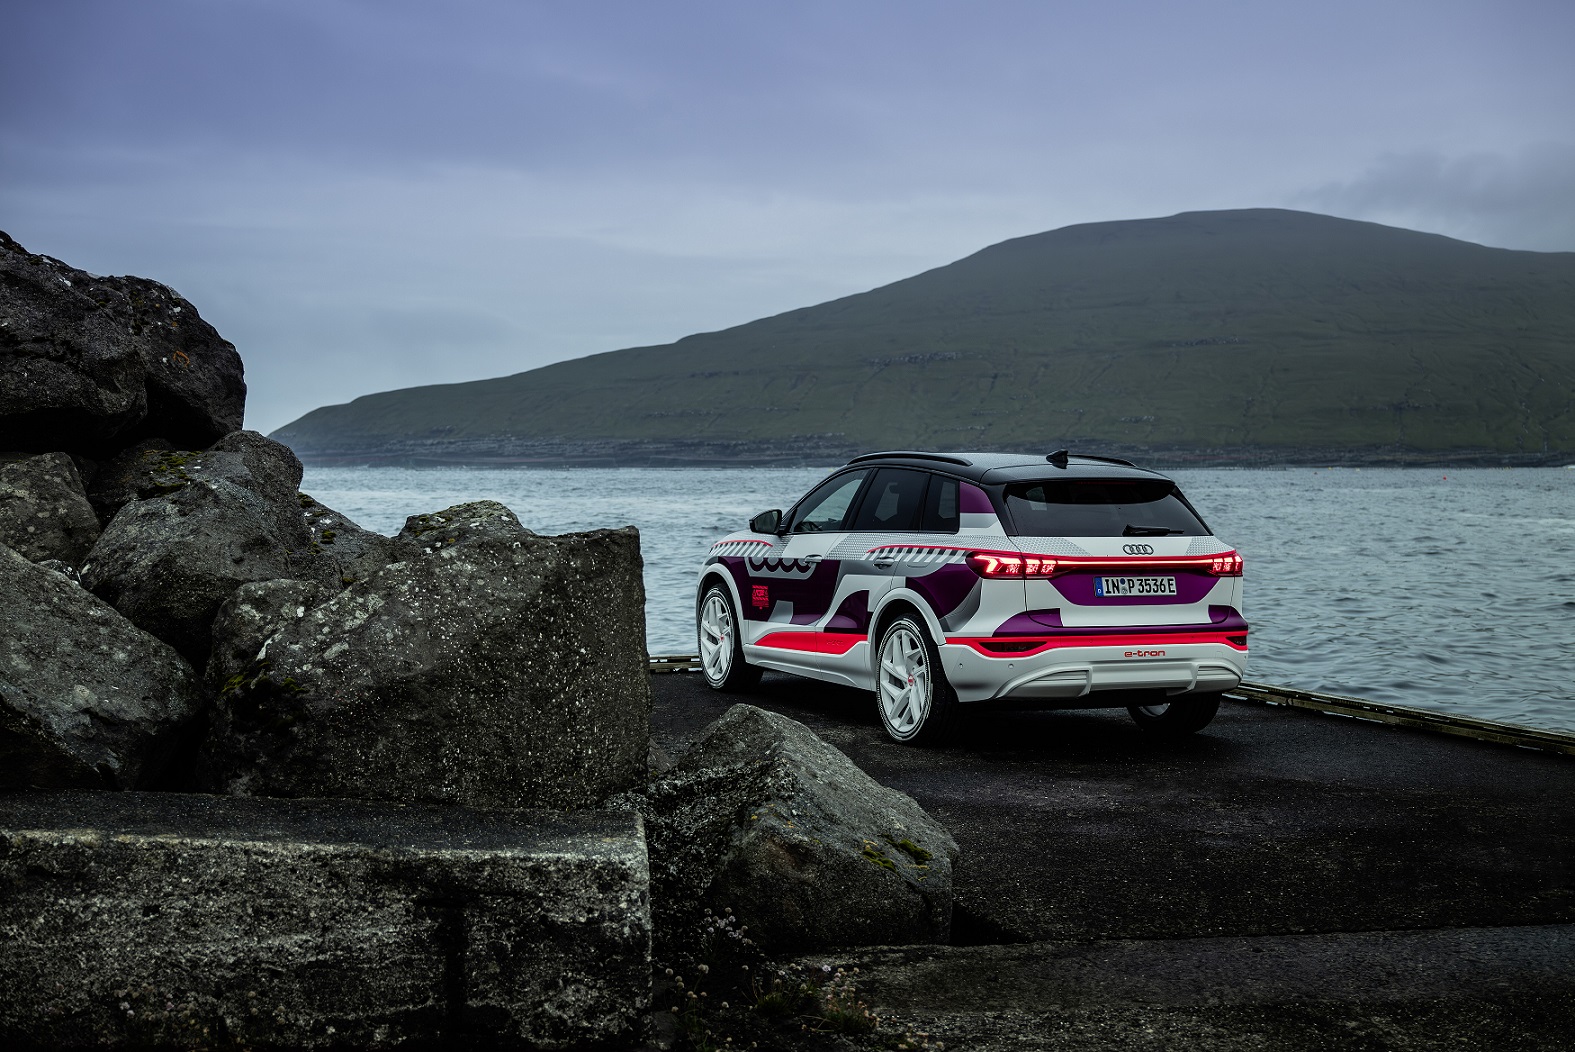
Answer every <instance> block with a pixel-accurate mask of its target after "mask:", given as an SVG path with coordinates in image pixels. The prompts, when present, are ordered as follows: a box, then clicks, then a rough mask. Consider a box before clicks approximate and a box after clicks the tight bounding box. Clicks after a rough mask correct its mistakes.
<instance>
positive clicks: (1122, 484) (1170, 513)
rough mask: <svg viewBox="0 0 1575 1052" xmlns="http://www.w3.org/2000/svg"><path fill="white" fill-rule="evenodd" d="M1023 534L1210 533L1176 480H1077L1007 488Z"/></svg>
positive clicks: (1009, 503)
mask: <svg viewBox="0 0 1575 1052" xmlns="http://www.w3.org/2000/svg"><path fill="white" fill-rule="evenodd" d="M1006 510H1007V513H1008V514H1009V515H1010V516H1011V519H1012V527H1013V530H1012V532H1013V533H1014V534H1016V535H1017V536H1019V537H1167V536H1168V537H1207V536H1208V534H1209V528H1208V527H1207V526H1205V525H1203V520H1202V519H1200V518H1198V516H1197V513H1196V512H1194V511H1193V510H1192V508H1191V506H1190V505H1188V504H1187V502H1186V500H1185V498H1183V497H1182V495H1181V491H1180V490H1178V489H1177V488H1176V484H1175V483H1174V482H1168V481H1166V480H1164V479H1077V480H1057V481H1054V482H1020V483H1017V484H1016V485H1013V486H1008V487H1006Z"/></svg>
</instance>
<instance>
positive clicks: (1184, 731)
mask: <svg viewBox="0 0 1575 1052" xmlns="http://www.w3.org/2000/svg"><path fill="white" fill-rule="evenodd" d="M1219 710H1220V695H1218V694H1194V695H1190V696H1185V697H1179V698H1170V699H1168V700H1167V699H1165V698H1163V697H1161V698H1156V699H1155V702H1154V704H1152V705H1129V706H1127V712H1128V713H1129V714H1130V715H1131V717H1132V720H1133V722H1134V723H1136V724H1137V725H1138V726H1139V727H1141V728H1143V729H1144V730H1145V731H1147V732H1148V733H1150V734H1155V735H1158V736H1160V737H1163V738H1181V737H1184V736H1186V735H1188V734H1196V733H1197V732H1198V731H1201V730H1202V729H1203V728H1205V727H1207V726H1208V725H1209V723H1210V721H1212V720H1213V719H1214V714H1215V713H1216V712H1218V711H1219Z"/></svg>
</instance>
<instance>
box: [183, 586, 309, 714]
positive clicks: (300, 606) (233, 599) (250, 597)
mask: <svg viewBox="0 0 1575 1052" xmlns="http://www.w3.org/2000/svg"><path fill="white" fill-rule="evenodd" d="M334 593H335V589H333V588H330V587H329V586H327V585H322V584H318V583H316V582H313V581H290V580H283V581H250V582H248V583H246V584H243V585H241V586H240V587H239V588H237V589H236V590H235V594H234V595H232V596H230V598H229V599H227V600H225V602H224V605H223V606H221V607H219V614H218V616H217V617H216V618H214V621H213V649H212V651H211V652H210V656H209V658H208V671H207V681H208V685H209V687H210V688H211V689H212V690H214V691H215V692H218V691H221V690H223V689H224V688H225V686H226V685H228V686H230V687H231V688H232V689H233V688H234V687H237V686H239V685H240V679H241V677H242V674H243V673H245V672H246V670H247V669H248V668H250V667H251V665H252V663H253V662H255V661H258V660H259V658H258V653H259V652H260V651H261V650H262V648H263V646H264V645H265V644H266V643H267V642H268V640H269V639H270V638H271V637H272V636H273V635H274V634H275V633H276V632H278V631H279V630H280V629H281V628H283V627H284V626H286V625H288V624H290V623H291V622H294V621H299V620H300V619H301V618H303V617H305V616H306V615H307V613H308V612H309V611H310V610H312V609H313V608H315V607H316V606H318V605H319V604H321V603H323V602H324V601H326V600H327V599H329V598H331V597H332V596H333V595H334Z"/></svg>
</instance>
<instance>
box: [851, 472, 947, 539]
mask: <svg viewBox="0 0 1575 1052" xmlns="http://www.w3.org/2000/svg"><path fill="white" fill-rule="evenodd" d="M929 480H930V474H929V472H927V471H915V470H913V469H912V468H881V469H880V470H879V471H877V472H875V478H874V479H873V480H872V481H871V482H870V488H869V492H868V493H867V494H865V497H864V502H863V503H862V504H860V505H859V515H858V518H857V519H855V520H854V522H853V529H854V530H867V531H879V532H882V533H906V532H909V531H911V530H913V529H916V528H917V527H918V523H919V509H920V507H921V506H922V505H923V503H924V488H925V486H926V484H927V483H928V482H929Z"/></svg>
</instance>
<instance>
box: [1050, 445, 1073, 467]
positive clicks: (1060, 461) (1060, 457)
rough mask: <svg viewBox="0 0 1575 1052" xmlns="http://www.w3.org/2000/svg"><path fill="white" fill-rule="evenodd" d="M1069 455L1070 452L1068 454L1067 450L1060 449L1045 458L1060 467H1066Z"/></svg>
mask: <svg viewBox="0 0 1575 1052" xmlns="http://www.w3.org/2000/svg"><path fill="white" fill-rule="evenodd" d="M1069 455H1070V454H1068V453H1067V451H1066V450H1064V449H1058V450H1056V451H1055V452H1054V453H1051V454H1050V455H1049V456H1048V457H1045V459H1046V460H1048V461H1049V462H1050V463H1052V464H1054V465H1055V466H1056V467H1058V468H1064V467H1066V462H1067V457H1068V456H1069Z"/></svg>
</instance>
